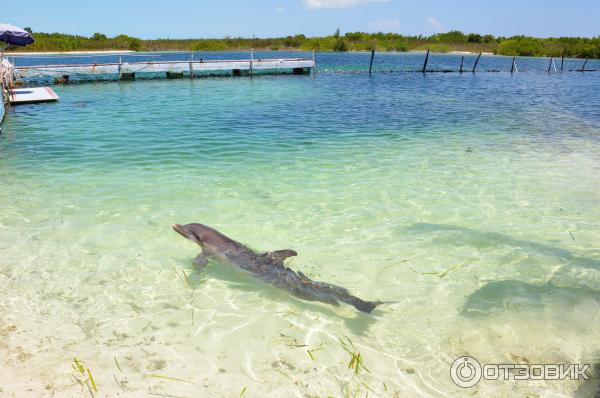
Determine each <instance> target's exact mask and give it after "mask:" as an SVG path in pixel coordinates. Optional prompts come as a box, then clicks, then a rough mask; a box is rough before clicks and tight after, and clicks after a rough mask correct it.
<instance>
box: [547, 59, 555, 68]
mask: <svg viewBox="0 0 600 398" xmlns="http://www.w3.org/2000/svg"><path fill="white" fill-rule="evenodd" d="M552 62H554V57H550V63H549V64H548V72H550V68H552Z"/></svg>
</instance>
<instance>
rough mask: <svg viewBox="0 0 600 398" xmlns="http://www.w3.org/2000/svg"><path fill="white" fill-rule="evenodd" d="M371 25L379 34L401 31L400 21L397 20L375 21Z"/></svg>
mask: <svg viewBox="0 0 600 398" xmlns="http://www.w3.org/2000/svg"><path fill="white" fill-rule="evenodd" d="M369 25H371V28H372V29H373V30H375V31H377V32H398V31H399V30H400V21H398V20H397V19H384V20H381V21H373V22H371V23H370V24H369Z"/></svg>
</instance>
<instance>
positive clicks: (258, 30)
mask: <svg viewBox="0 0 600 398" xmlns="http://www.w3.org/2000/svg"><path fill="white" fill-rule="evenodd" d="M24 4H26V6H25V5H24ZM0 19H1V20H0V22H8V23H12V24H14V25H18V26H30V27H32V28H33V30H34V31H43V32H62V33H75V34H83V35H91V34H92V33H94V32H102V33H105V34H107V35H109V36H114V35H117V34H119V33H125V34H128V35H131V36H137V37H142V38H166V37H170V38H189V37H223V36H226V35H230V36H238V35H239V36H245V37H251V36H253V35H254V36H257V37H267V36H270V37H272V36H285V35H289V34H296V33H304V34H306V35H308V36H313V35H324V34H331V33H333V32H334V31H335V29H336V28H340V29H341V31H342V32H349V31H367V32H377V31H385V32H398V33H403V34H410V35H417V34H426V35H429V34H432V33H435V32H441V31H448V30H451V29H458V30H462V31H464V32H477V33H491V34H494V35H503V36H509V35H514V34H526V35H533V36H539V37H548V36H598V35H600V0H593V1H592V0H495V1H489V2H488V1H485V0H422V1H414V0H413V1H408V0H254V1H251V0H212V1H203V0H195V1H194V0H168V1H166V0H161V1H154V0H147V1H137V0H119V1H117V0H102V1H93V0H92V1H81V0H78V1H75V0H53V1H49V0H24V1H23V2H17V1H6V2H4V4H3V5H2V6H1V13H0Z"/></svg>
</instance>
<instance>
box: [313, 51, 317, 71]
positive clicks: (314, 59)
mask: <svg viewBox="0 0 600 398" xmlns="http://www.w3.org/2000/svg"><path fill="white" fill-rule="evenodd" d="M316 74H317V57H316V55H315V49H314V48H313V76H314V75H316Z"/></svg>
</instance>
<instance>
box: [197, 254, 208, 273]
mask: <svg viewBox="0 0 600 398" xmlns="http://www.w3.org/2000/svg"><path fill="white" fill-rule="evenodd" d="M206 264H208V258H206V257H205V256H204V254H202V253H200V254H198V256H196V258H195V259H194V265H195V266H196V268H197V269H198V271H202V270H203V269H204V267H206Z"/></svg>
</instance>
